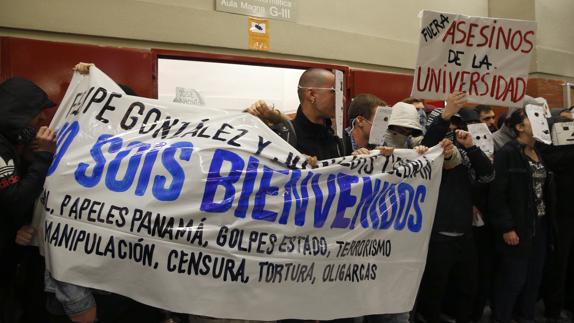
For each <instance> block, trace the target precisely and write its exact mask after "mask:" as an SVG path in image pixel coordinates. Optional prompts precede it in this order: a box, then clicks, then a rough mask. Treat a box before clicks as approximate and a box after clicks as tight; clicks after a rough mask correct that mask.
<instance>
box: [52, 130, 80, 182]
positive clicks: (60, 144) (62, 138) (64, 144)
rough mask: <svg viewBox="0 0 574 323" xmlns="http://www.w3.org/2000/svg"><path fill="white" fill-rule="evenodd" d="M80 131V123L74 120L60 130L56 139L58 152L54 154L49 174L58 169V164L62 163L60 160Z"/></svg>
mask: <svg viewBox="0 0 574 323" xmlns="http://www.w3.org/2000/svg"><path fill="white" fill-rule="evenodd" d="M78 132H80V124H79V123H78V121H74V122H72V124H69V123H67V122H66V123H65V124H64V126H63V127H62V129H60V131H58V138H57V140H56V154H54V160H53V161H52V165H50V168H49V169H48V175H47V176H50V175H52V174H53V173H54V172H55V171H56V169H57V168H58V165H60V161H62V157H64V155H65V154H66V152H67V151H68V148H70V144H72V141H74V138H76V135H78Z"/></svg>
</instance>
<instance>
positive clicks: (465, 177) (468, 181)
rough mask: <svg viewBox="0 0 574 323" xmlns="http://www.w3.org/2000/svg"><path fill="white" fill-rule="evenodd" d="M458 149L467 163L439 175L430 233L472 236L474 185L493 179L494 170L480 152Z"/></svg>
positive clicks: (472, 148) (471, 148)
mask: <svg viewBox="0 0 574 323" xmlns="http://www.w3.org/2000/svg"><path fill="white" fill-rule="evenodd" d="M457 148H458V149H459V151H460V152H461V154H464V155H466V157H464V158H463V159H467V161H465V162H463V164H460V165H458V166H456V167H455V168H453V169H450V170H443V172H442V180H441V183H440V189H439V196H438V202H437V207H436V214H435V219H434V225H433V233H439V232H450V233H463V234H469V233H471V232H472V207H473V205H474V201H473V185H475V184H477V183H482V184H484V183H488V182H490V181H492V179H493V178H494V166H493V165H492V162H491V161H490V159H488V157H487V156H486V155H485V154H484V152H483V151H482V150H480V148H478V147H477V146H472V147H470V148H468V149H464V148H461V147H457ZM497 176H498V174H497Z"/></svg>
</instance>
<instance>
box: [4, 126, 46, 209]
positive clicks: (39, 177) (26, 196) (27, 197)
mask: <svg viewBox="0 0 574 323" xmlns="http://www.w3.org/2000/svg"><path fill="white" fill-rule="evenodd" d="M55 137H56V135H55V133H54V132H53V131H52V130H50V129H49V128H47V127H42V128H40V130H38V133H37V134H36V142H35V147H36V148H35V151H34V154H33V161H32V163H31V164H30V167H28V171H27V172H26V174H24V175H23V176H22V177H21V178H18V177H15V176H14V177H4V178H3V179H2V182H0V204H2V205H22V204H23V203H24V204H25V203H33V201H35V200H36V198H38V196H40V193H42V188H43V186H44V180H45V178H46V174H47V173H48V168H49V167H50V163H51V162H52V156H53V153H54V150H55V149H56V142H55ZM11 150H12V149H11V147H6V149H2V151H5V152H6V153H4V155H3V156H1V157H2V159H4V160H5V161H6V162H8V161H9V160H13V159H14V158H15V156H13V155H12V154H10V153H8V152H9V151H11ZM20 209H23V208H20Z"/></svg>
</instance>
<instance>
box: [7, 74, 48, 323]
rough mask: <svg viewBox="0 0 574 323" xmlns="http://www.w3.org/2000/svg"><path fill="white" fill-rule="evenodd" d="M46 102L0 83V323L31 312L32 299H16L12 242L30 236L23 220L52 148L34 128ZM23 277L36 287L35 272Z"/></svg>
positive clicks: (28, 87)
mask: <svg viewBox="0 0 574 323" xmlns="http://www.w3.org/2000/svg"><path fill="white" fill-rule="evenodd" d="M51 106H53V103H52V102H51V101H50V100H49V99H48V96H47V95H46V93H45V92H44V91H43V90H42V89H40V88H39V87H38V86H37V85H36V84H34V83H33V82H31V81H29V80H26V79H22V78H11V79H8V80H6V81H5V82H3V83H2V84H0V209H1V210H2V211H1V212H0V259H2V266H0V271H1V273H0V313H2V314H3V317H1V318H0V321H3V320H4V321H10V320H19V319H22V317H23V316H24V315H30V314H33V313H29V312H30V311H27V310H26V306H27V305H29V304H30V303H32V300H30V299H28V300H27V301H25V302H20V301H18V299H19V297H18V295H17V294H18V293H19V288H18V287H17V286H16V285H17V279H16V274H17V271H18V270H19V271H21V270H22V268H21V267H22V266H19V263H20V262H21V261H22V260H23V258H27V256H26V257H25V255H27V253H26V251H24V250H22V248H20V247H17V245H16V243H18V244H22V245H26V244H28V243H29V241H28V240H30V239H31V237H32V233H31V230H32V229H31V228H30V227H28V226H26V224H28V223H30V222H31V220H32V213H33V207H34V203H35V201H36V199H37V198H38V197H39V196H40V194H41V192H42V188H43V186H44V179H45V177H46V174H47V173H48V168H49V167H50V163H51V162H52V156H53V153H54V150H55V148H56V143H55V133H54V132H53V131H52V130H50V129H48V128H47V127H41V128H40V129H39V130H38V131H36V127H37V126H38V125H39V123H40V122H42V121H43V117H44V116H43V110H44V109H45V108H48V107H51ZM36 259H40V258H39V256H37V257H36ZM40 264H41V262H40ZM25 278H26V279H28V282H31V281H32V280H34V278H38V280H39V281H40V283H39V284H40V285H41V276H39V277H25ZM34 281H35V280H34ZM24 292H25V290H24ZM38 293H41V288H39V292H38ZM42 308H43V307H41V308H40V310H41V309H42Z"/></svg>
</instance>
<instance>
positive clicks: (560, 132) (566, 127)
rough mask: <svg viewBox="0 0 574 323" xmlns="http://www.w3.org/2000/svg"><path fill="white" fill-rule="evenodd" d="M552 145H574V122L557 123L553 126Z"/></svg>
mask: <svg viewBox="0 0 574 323" xmlns="http://www.w3.org/2000/svg"><path fill="white" fill-rule="evenodd" d="M552 144H553V145H554V146H564V145H574V121H570V122H556V123H555V124H554V125H552Z"/></svg>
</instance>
